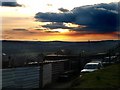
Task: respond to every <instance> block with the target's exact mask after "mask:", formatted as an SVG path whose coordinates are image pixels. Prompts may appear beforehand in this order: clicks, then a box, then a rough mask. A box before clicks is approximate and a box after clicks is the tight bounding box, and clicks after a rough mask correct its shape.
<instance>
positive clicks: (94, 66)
mask: <svg viewBox="0 0 120 90" xmlns="http://www.w3.org/2000/svg"><path fill="white" fill-rule="evenodd" d="M102 68H103V65H102V63H101V61H92V62H89V63H87V64H86V65H85V66H84V68H83V69H82V70H81V73H85V72H93V71H96V70H98V69H102Z"/></svg>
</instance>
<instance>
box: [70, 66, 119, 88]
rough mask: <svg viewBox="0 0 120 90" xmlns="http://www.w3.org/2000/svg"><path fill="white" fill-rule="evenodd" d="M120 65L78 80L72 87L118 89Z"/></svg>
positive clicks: (86, 75) (89, 74)
mask: <svg viewBox="0 0 120 90" xmlns="http://www.w3.org/2000/svg"><path fill="white" fill-rule="evenodd" d="M119 67H120V64H116V65H111V66H108V67H106V68H105V69H102V70H98V71H96V72H93V73H87V74H85V75H83V76H82V77H81V78H77V79H76V80H75V81H74V82H73V83H72V85H71V87H75V88H118V87H120V85H119V84H120V72H119V71H120V68H119Z"/></svg>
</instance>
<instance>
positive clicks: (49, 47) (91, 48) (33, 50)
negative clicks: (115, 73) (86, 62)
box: [2, 40, 120, 58]
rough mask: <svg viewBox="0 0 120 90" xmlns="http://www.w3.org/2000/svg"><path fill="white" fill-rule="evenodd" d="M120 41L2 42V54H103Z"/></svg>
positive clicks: (29, 55)
mask: <svg viewBox="0 0 120 90" xmlns="http://www.w3.org/2000/svg"><path fill="white" fill-rule="evenodd" d="M118 43H120V40H108V41H93V42H61V41H51V42H38V41H2V52H3V53H5V54H6V55H8V56H9V55H11V56H15V57H19V58H22V57H25V56H26V57H34V56H37V55H38V54H40V53H44V54H47V53H53V52H56V51H58V50H63V49H67V50H70V51H71V52H72V53H74V54H79V53H81V52H82V51H84V53H86V54H88V53H89V54H90V53H103V52H105V51H107V50H108V49H111V48H113V47H116V45H117V44H118Z"/></svg>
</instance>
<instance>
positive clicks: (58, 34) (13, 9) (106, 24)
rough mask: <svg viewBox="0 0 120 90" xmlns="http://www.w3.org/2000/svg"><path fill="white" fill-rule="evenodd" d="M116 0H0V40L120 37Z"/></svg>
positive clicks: (63, 39)
mask: <svg viewBox="0 0 120 90" xmlns="http://www.w3.org/2000/svg"><path fill="white" fill-rule="evenodd" d="M118 1H119V0H0V2H1V4H0V13H1V14H0V17H2V38H1V39H2V40H22V41H89V40H91V41H96V40H116V39H118V37H119V36H120V32H119V23H118V22H119V21H118V18H119V17H118V16H119V13H118Z"/></svg>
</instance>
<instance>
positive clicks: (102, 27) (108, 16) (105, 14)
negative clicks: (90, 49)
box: [35, 3, 119, 33]
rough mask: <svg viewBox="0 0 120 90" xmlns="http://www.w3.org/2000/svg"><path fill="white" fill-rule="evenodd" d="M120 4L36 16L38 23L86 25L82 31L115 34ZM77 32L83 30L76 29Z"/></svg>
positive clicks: (40, 13) (89, 6)
mask: <svg viewBox="0 0 120 90" xmlns="http://www.w3.org/2000/svg"><path fill="white" fill-rule="evenodd" d="M118 14H119V13H118V3H110V4H103V3H102V4H96V5H87V6H81V7H76V8H74V9H73V10H71V11H68V12H64V13H42V12H39V13H37V14H36V16H35V18H36V19H37V20H38V21H44V22H60V23H63V22H66V23H75V24H79V25H85V26H86V27H84V28H82V30H86V31H92V32H101V33H104V32H114V31H117V27H118V26H119V25H118V16H119V15H118ZM74 30H76V31H79V30H81V28H80V29H79V28H77V29H74Z"/></svg>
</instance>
